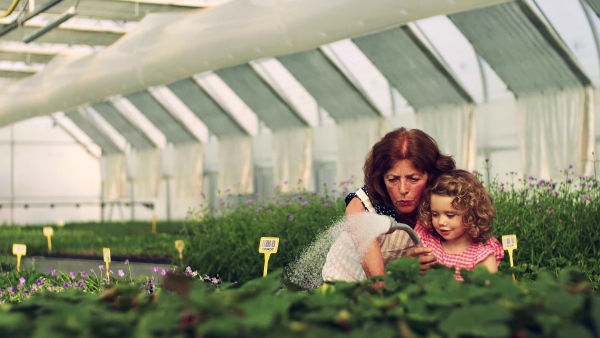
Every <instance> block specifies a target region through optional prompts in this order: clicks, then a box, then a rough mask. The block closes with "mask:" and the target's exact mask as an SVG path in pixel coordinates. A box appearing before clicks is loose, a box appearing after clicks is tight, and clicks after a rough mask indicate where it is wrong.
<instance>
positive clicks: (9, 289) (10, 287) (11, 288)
mask: <svg viewBox="0 0 600 338" xmlns="http://www.w3.org/2000/svg"><path fill="white" fill-rule="evenodd" d="M8 291H9V292H10V294H11V295H14V294H15V288H13V287H12V286H9V287H8Z"/></svg>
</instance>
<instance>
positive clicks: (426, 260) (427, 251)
mask: <svg viewBox="0 0 600 338" xmlns="http://www.w3.org/2000/svg"><path fill="white" fill-rule="evenodd" d="M431 251H432V250H431V248H428V247H424V246H417V247H414V248H412V249H409V250H408V251H407V252H406V257H417V256H418V257H419V264H421V272H420V273H421V274H422V275H424V274H425V272H426V271H427V270H429V269H431V267H432V266H433V265H434V264H436V263H437V258H436V257H435V256H434V255H433V254H432V253H431Z"/></svg>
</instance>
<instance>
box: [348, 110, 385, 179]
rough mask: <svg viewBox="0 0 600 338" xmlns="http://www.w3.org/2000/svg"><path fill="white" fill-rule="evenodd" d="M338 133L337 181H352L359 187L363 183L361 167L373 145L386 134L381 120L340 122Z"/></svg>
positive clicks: (383, 122)
mask: <svg viewBox="0 0 600 338" xmlns="http://www.w3.org/2000/svg"><path fill="white" fill-rule="evenodd" d="M337 128H338V131H337V135H338V149H339V150H338V160H337V181H338V182H341V181H345V180H350V179H353V181H354V184H355V185H357V186H360V185H361V184H362V182H364V173H363V165H364V164H365V158H366V157H367V154H368V153H369V151H371V148H373V145H374V144H375V143H377V142H378V141H379V140H381V138H382V137H383V136H384V135H385V134H386V133H387V131H388V127H387V124H386V123H385V120H384V119H383V118H374V119H360V120H352V121H344V122H340V123H339V124H338V125H337Z"/></svg>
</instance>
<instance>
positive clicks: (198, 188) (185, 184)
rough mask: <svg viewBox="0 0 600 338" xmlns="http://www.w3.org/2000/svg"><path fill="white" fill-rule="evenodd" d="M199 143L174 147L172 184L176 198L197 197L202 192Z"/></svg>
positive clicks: (201, 147)
mask: <svg viewBox="0 0 600 338" xmlns="http://www.w3.org/2000/svg"><path fill="white" fill-rule="evenodd" d="M203 150H204V147H203V146H202V144H201V143H186V144H179V145H176V146H175V147H174V152H175V163H174V175H173V182H174V185H175V193H174V195H175V197H176V198H191V197H198V196H200V193H201V192H202V155H203Z"/></svg>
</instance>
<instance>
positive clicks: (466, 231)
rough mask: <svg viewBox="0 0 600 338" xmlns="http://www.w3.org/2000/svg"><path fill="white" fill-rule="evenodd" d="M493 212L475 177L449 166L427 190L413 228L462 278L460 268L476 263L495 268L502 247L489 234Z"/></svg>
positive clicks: (446, 264)
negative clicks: (447, 170)
mask: <svg viewBox="0 0 600 338" xmlns="http://www.w3.org/2000/svg"><path fill="white" fill-rule="evenodd" d="M494 214H495V209H494V207H493V205H492V199H491V197H490V195H489V194H488V192H487V190H485V188H484V187H483V185H482V184H481V182H480V181H479V180H478V179H477V177H475V175H473V174H471V173H469V172H468V171H465V170H452V171H450V172H447V173H445V174H442V175H441V176H440V177H439V178H438V179H437V181H436V182H435V183H434V184H433V186H432V187H431V188H430V189H429V190H428V191H427V192H426V195H425V196H424V200H423V203H422V204H421V206H420V209H419V219H420V222H419V224H417V225H416V227H415V232H416V233H417V234H418V235H419V238H421V241H422V242H423V245H424V246H426V247H429V248H431V249H432V250H433V255H434V256H436V258H437V260H438V262H439V263H440V264H442V265H445V266H450V267H454V268H455V269H456V275H455V277H456V279H457V280H460V281H462V280H463V279H462V277H461V275H460V270H461V269H466V270H473V269H475V266H476V265H478V264H481V265H483V266H485V267H486V268H487V269H488V270H489V271H490V272H492V273H495V272H498V265H499V264H500V261H501V260H502V258H503V257H504V250H503V248H502V245H501V244H500V242H498V240H497V239H496V238H495V237H494V236H493V235H492V229H491V224H492V220H493V219H494ZM484 242H485V244H484Z"/></svg>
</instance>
